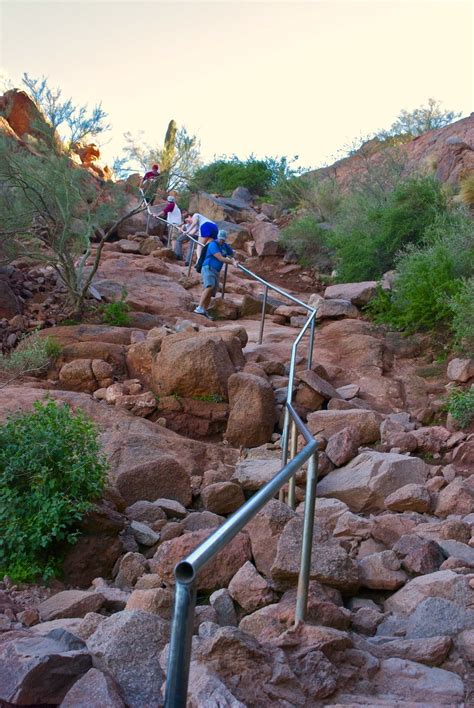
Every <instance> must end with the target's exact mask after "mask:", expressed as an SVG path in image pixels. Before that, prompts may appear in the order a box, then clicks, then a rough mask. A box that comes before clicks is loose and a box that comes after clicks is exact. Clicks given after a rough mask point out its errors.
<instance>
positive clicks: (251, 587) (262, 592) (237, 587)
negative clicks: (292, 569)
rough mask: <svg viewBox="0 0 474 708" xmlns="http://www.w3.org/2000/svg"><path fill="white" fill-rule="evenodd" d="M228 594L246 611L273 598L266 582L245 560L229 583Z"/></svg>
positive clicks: (267, 603) (251, 610) (257, 607)
mask: <svg viewBox="0 0 474 708" xmlns="http://www.w3.org/2000/svg"><path fill="white" fill-rule="evenodd" d="M229 594H230V596H231V597H232V599H233V600H235V602H237V603H238V604H239V605H240V606H241V607H242V608H243V609H244V610H245V611H246V612H254V611H255V610H258V609H259V608H260V607H264V606H265V605H269V604H270V603H271V602H273V600H274V599H275V595H274V592H273V590H272V589H271V587H270V585H269V584H268V582H267V581H266V580H265V579H264V578H263V577H262V576H261V575H260V574H259V573H258V572H257V570H256V569H255V566H253V565H252V563H250V561H247V562H246V563H244V565H243V566H242V567H241V568H239V570H238V571H237V573H236V574H235V575H234V577H233V578H232V580H231V581H230V583H229Z"/></svg>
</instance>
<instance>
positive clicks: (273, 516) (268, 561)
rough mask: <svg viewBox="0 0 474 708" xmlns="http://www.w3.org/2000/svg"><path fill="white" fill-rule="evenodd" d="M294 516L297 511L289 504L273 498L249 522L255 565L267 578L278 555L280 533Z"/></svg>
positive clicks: (248, 527)
mask: <svg viewBox="0 0 474 708" xmlns="http://www.w3.org/2000/svg"><path fill="white" fill-rule="evenodd" d="M294 516H295V512H294V511H292V510H291V509H290V508H289V506H288V505H287V504H284V503H283V502H280V501H278V500H277V499H272V500H271V501H269V502H268V504H266V505H265V506H264V507H263V509H262V510H261V511H259V513H258V514H257V515H256V516H254V518H253V519H252V520H251V521H250V522H249V523H248V524H247V527H246V530H247V532H248V534H249V537H250V543H251V545H252V555H253V557H254V560H255V565H256V566H257V569H258V570H259V571H260V572H261V573H263V575H265V576H266V577H267V578H269V577H270V570H271V567H272V565H273V562H274V560H275V557H276V553H277V546H278V539H279V537H280V534H281V532H282V531H283V528H284V527H285V525H286V523H287V522H288V521H289V520H290V519H292V518H294Z"/></svg>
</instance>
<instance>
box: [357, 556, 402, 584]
mask: <svg viewBox="0 0 474 708" xmlns="http://www.w3.org/2000/svg"><path fill="white" fill-rule="evenodd" d="M358 569H359V579H360V583H361V585H362V586H363V587H366V588H370V589H371V590H397V588H399V587H400V586H401V585H404V584H405V582H406V581H407V579H408V578H407V576H406V574H405V573H404V572H403V571H402V570H401V569H400V561H399V560H398V558H397V556H396V555H395V553H394V552H393V551H382V553H374V554H373V555H371V556H366V557H365V558H363V559H362V560H360V561H359V563H358Z"/></svg>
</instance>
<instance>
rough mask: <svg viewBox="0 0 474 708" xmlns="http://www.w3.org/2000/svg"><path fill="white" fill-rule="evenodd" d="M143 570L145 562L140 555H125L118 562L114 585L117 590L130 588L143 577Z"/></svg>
mask: <svg viewBox="0 0 474 708" xmlns="http://www.w3.org/2000/svg"><path fill="white" fill-rule="evenodd" d="M145 568H146V560H145V558H144V556H142V554H141V553H126V554H125V555H124V557H123V558H122V560H121V561H120V565H119V569H118V573H117V577H116V578H115V584H116V585H117V587H119V588H129V587H132V586H133V585H135V583H136V581H137V580H138V578H140V577H141V576H142V575H143V573H144V572H145Z"/></svg>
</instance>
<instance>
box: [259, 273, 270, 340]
mask: <svg viewBox="0 0 474 708" xmlns="http://www.w3.org/2000/svg"><path fill="white" fill-rule="evenodd" d="M267 297H268V285H265V291H264V293H263V302H262V319H261V321H260V334H259V335H258V343H259V344H261V343H262V340H263V328H264V326H265V310H266V309H267Z"/></svg>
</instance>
